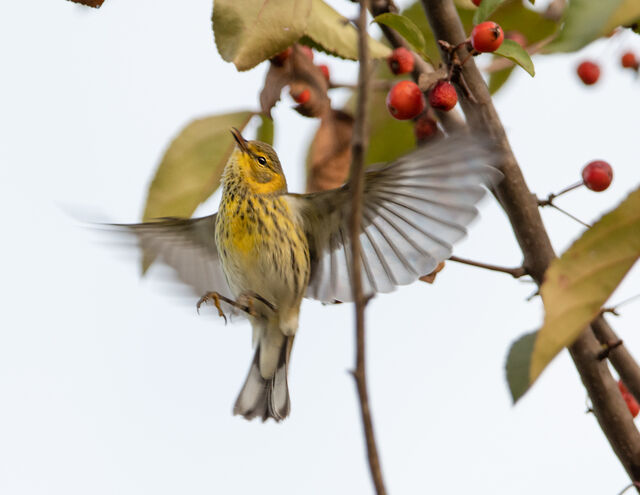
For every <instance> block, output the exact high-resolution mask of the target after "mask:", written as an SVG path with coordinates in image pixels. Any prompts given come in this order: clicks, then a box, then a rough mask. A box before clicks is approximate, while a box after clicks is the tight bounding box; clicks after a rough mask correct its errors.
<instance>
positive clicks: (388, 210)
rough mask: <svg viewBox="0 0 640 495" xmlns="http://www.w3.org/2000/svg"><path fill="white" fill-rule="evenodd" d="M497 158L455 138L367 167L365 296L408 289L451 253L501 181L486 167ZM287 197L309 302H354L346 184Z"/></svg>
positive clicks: (363, 241)
mask: <svg viewBox="0 0 640 495" xmlns="http://www.w3.org/2000/svg"><path fill="white" fill-rule="evenodd" d="M494 158H495V155H494V153H493V152H492V151H491V150H490V149H489V147H488V146H486V145H484V144H482V143H479V142H478V141H475V140H473V139H472V138H470V137H468V136H465V137H462V136H456V137H451V138H447V139H444V140H440V141H439V142H437V143H435V144H434V145H431V146H427V147H423V148H420V149H419V150H417V151H415V152H413V153H410V154H408V155H405V156H404V157H401V158H400V159H398V160H396V161H394V162H392V163H390V164H380V165H373V166H371V167H369V168H368V169H367V171H366V173H365V192H364V197H363V217H362V227H361V228H362V230H361V232H360V242H361V245H362V254H361V259H360V260H359V263H360V264H361V266H362V280H363V288H364V291H365V293H369V292H390V291H392V290H393V289H394V288H395V287H396V286H398V285H405V284H408V283H411V282H413V281H415V280H416V279H418V278H419V277H420V276H421V275H425V274H426V273H429V272H431V271H432V270H433V269H435V267H436V266H437V265H438V263H440V262H441V261H443V260H444V259H446V258H448V257H449V256H450V255H451V252H452V245H453V243H454V242H456V241H458V240H460V239H461V238H462V237H464V236H465V235H466V232H467V230H466V227H467V225H469V223H470V222H471V221H472V220H473V219H474V218H475V217H476V216H477V214H478V210H477V208H476V206H475V205H476V204H477V202H478V201H479V200H480V199H481V198H482V197H483V195H484V194H485V188H484V187H483V185H487V184H493V183H496V182H498V180H499V179H500V178H501V174H500V173H499V172H498V171H497V170H496V169H495V168H494V167H492V166H490V165H489V164H490V163H491V161H492V160H493V159H494ZM285 198H286V199H287V201H288V202H289V204H290V206H291V207H292V210H293V211H296V212H297V213H298V214H299V218H300V221H301V222H302V223H303V225H304V228H305V232H306V233H307V237H308V239H309V243H310V247H311V253H312V272H311V279H310V284H309V290H308V291H307V297H312V298H315V299H319V300H321V301H324V302H332V301H335V300H338V301H352V300H353V296H352V294H351V278H350V277H351V264H352V263H353V260H352V259H351V247H350V240H349V239H350V238H349V237H348V232H349V228H348V223H347V221H348V215H349V211H350V202H351V199H350V198H351V194H350V190H349V185H348V184H347V185H345V186H343V187H341V188H338V189H333V190H330V191H324V192H320V193H312V194H305V195H299V194H288V195H286V196H285Z"/></svg>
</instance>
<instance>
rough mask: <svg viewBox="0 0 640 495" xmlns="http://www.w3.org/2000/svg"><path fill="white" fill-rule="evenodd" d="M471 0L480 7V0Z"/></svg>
mask: <svg viewBox="0 0 640 495" xmlns="http://www.w3.org/2000/svg"><path fill="white" fill-rule="evenodd" d="M471 1H472V2H473V5H475V6H476V7H480V3H482V0H471Z"/></svg>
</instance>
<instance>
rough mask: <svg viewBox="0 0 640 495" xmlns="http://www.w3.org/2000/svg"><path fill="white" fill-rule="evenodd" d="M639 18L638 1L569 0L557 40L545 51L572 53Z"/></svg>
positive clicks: (639, 4)
mask: <svg viewBox="0 0 640 495" xmlns="http://www.w3.org/2000/svg"><path fill="white" fill-rule="evenodd" d="M639 18H640V2H638V0H607V1H597V2H594V1H592V0H571V2H569V6H568V7H567V10H566V11H565V18H564V24H563V26H562V30H561V31H560V34H559V35H558V37H557V38H556V39H555V40H554V41H553V42H552V43H550V44H549V45H547V47H546V48H545V52H547V53H553V52H574V51H577V50H579V49H581V48H582V47H583V46H586V45H587V44H589V43H591V42H592V41H594V40H595V39H597V38H600V37H601V36H606V35H607V34H609V33H610V32H611V31H612V30H613V29H614V28H616V27H618V26H620V25H628V24H631V23H633V22H634V21H636V20H637V19H639Z"/></svg>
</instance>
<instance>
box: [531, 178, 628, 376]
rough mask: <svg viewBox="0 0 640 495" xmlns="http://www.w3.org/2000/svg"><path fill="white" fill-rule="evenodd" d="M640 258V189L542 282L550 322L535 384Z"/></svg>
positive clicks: (534, 359)
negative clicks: (548, 365)
mask: <svg viewBox="0 0 640 495" xmlns="http://www.w3.org/2000/svg"><path fill="white" fill-rule="evenodd" d="M638 257H640V188H638V189H636V190H635V191H634V192H632V193H631V194H630V195H629V196H628V197H627V198H626V199H625V200H624V201H623V202H622V203H621V204H620V205H619V206H618V207H617V208H616V209H615V210H613V211H611V212H609V213H607V214H606V215H605V216H604V217H602V218H601V219H600V220H599V221H598V222H597V223H596V224H595V225H594V226H593V227H592V228H590V229H589V230H587V231H586V232H585V233H584V234H583V235H582V237H580V239H578V240H577V241H576V242H575V243H574V244H573V245H572V246H571V247H570V248H569V249H568V250H567V251H566V252H565V253H564V254H563V255H562V256H561V257H560V258H558V259H556V260H554V261H553V262H552V263H551V265H550V266H549V268H548V269H547V272H546V273H545V281H544V283H543V284H542V286H541V287H540V294H541V296H542V301H543V302H544V308H545V317H544V324H543V326H542V328H541V329H540V331H539V332H538V335H537V338H536V341H535V345H534V348H533V353H532V355H531V364H530V368H529V384H530V385H531V384H532V383H533V382H534V381H535V380H536V378H537V377H538V376H539V375H540V373H542V371H543V370H544V368H545V367H546V366H547V364H549V362H550V361H551V360H552V359H553V358H554V357H555V356H556V354H558V352H560V351H561V350H562V349H563V348H564V347H566V346H568V345H571V344H572V343H573V342H574V341H575V339H576V338H577V337H578V336H579V335H580V333H581V332H582V331H583V330H584V328H585V327H586V326H587V325H588V324H589V322H590V321H591V320H593V318H595V317H596V316H597V315H598V313H599V312H600V308H601V307H602V305H603V304H604V303H605V302H606V301H607V299H608V298H609V296H610V295H611V293H612V292H613V291H614V289H615V288H616V287H617V286H618V284H619V283H620V282H621V280H622V279H623V278H624V276H625V275H626V273H627V272H628V271H629V270H630V269H631V267H632V266H633V264H634V263H635V262H636V260H637V259H638Z"/></svg>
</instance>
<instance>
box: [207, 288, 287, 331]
mask: <svg viewBox="0 0 640 495" xmlns="http://www.w3.org/2000/svg"><path fill="white" fill-rule="evenodd" d="M254 300H257V301H260V302H261V303H262V304H264V305H265V306H267V307H268V308H269V309H270V310H271V311H273V312H275V311H276V308H275V306H274V305H273V304H271V303H270V302H269V301H267V300H266V299H265V298H264V297H262V296H261V295H260V294H256V293H255V292H250V291H248V292H243V293H242V294H240V296H239V297H238V301H234V300H233V299H229V298H228V297H225V296H223V295H222V294H220V293H218V292H207V293H206V294H205V295H204V296H202V297H201V298H200V300H199V301H198V303H197V304H196V309H197V310H198V313H199V312H200V306H202V304H204V303H207V302H209V301H213V304H215V306H216V308H217V309H218V316H222V317H223V318H224V322H225V324H226V323H227V316H226V315H225V314H224V311H222V308H221V307H220V301H224V302H226V303H227V304H230V305H231V306H233V307H234V308H238V309H239V310H240V311H243V312H245V313H247V314H248V315H249V316H258V313H257V312H256V311H255V310H254V309H253V301H254ZM239 301H243V302H244V301H246V304H242V302H239Z"/></svg>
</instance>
